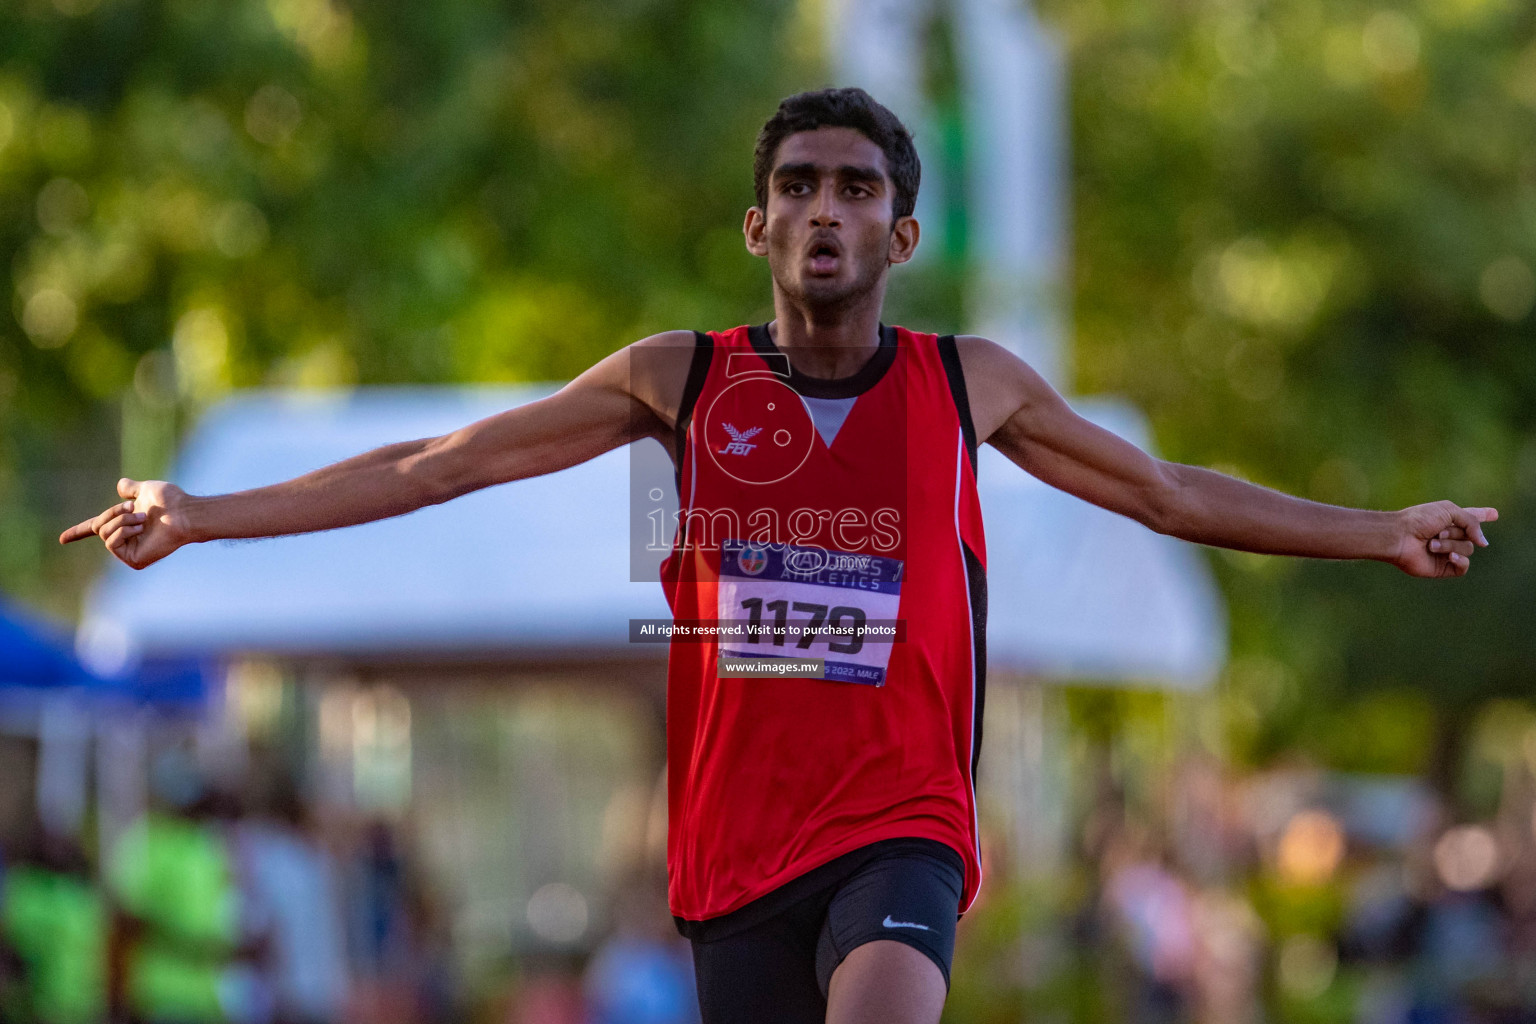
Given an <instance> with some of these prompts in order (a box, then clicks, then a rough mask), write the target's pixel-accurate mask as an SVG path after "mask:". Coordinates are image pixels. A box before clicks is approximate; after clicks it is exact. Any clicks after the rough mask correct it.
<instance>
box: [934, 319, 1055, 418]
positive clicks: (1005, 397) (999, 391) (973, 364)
mask: <svg viewBox="0 0 1536 1024" xmlns="http://www.w3.org/2000/svg"><path fill="white" fill-rule="evenodd" d="M955 349H956V350H957V351H958V353H959V356H960V368H961V371H962V376H963V377H964V379H965V388H966V391H967V393H968V394H969V396H970V405H971V415H972V418H973V419H974V421H975V424H976V436H977V439H978V440H979V441H986V440H987V439H988V438H989V437H991V436H992V434H993V432H995V431H996V430H997V429H998V428H999V427H1000V426H1002V424H1003V423H1004V422H1005V421H1006V420H1007V419H1008V418H1009V417H1010V416H1012V415H1013V414H1014V413H1015V412H1017V411H1018V410H1019V409H1021V408H1023V407H1024V406H1026V405H1029V404H1030V403H1031V402H1033V401H1037V400H1038V399H1040V398H1042V397H1044V396H1045V395H1046V394H1048V393H1050V391H1051V386H1050V385H1049V384H1047V383H1046V381H1045V379H1044V378H1043V377H1041V376H1040V374H1038V373H1037V372H1035V370H1034V368H1033V367H1031V366H1030V365H1029V364H1028V363H1027V362H1025V361H1024V360H1023V359H1021V358H1020V357H1019V356H1018V354H1017V353H1014V352H1011V351H1009V350H1008V349H1007V348H1005V347H1004V346H1002V345H999V344H998V343H997V342H995V341H992V340H991V339H990V338H983V337H981V336H979V335H975V334H959V335H956V336H955Z"/></svg>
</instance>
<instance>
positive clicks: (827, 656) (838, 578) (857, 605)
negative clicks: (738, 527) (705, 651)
mask: <svg viewBox="0 0 1536 1024" xmlns="http://www.w3.org/2000/svg"><path fill="white" fill-rule="evenodd" d="M902 569H903V563H902V561H901V560H900V559H896V558H885V557H882V556H880V555H865V554H854V553H852V552H847V551H830V550H828V549H826V548H817V547H802V546H799V545H795V544H768V545H758V544H752V543H749V542H747V541H742V540H727V541H724V542H723V543H721V545H720V581H719V586H718V594H719V597H718V611H717V616H718V620H719V628H720V630H721V636H720V643H719V652H720V655H721V656H723V657H729V658H752V659H763V658H784V659H820V660H821V662H822V672H821V676H820V678H822V679H827V680H832V681H835V682H843V683H863V684H865V685H868V686H883V685H885V672H886V668H887V667H888V665H889V664H890V659H891V644H892V642H893V641H895V640H896V639H898V637H897V635H896V615H897V611H898V609H899V608H900V605H901V580H902Z"/></svg>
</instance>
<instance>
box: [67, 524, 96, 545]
mask: <svg viewBox="0 0 1536 1024" xmlns="http://www.w3.org/2000/svg"><path fill="white" fill-rule="evenodd" d="M94 536H96V520H95V519H87V520H85V522H83V523H76V524H75V525H74V526H71V527H70V528H69V529H67V530H65V531H64V532H63V533H61V534H59V543H60V544H73V543H74V542H75V541H77V540H84V539H85V538H87V537H94Z"/></svg>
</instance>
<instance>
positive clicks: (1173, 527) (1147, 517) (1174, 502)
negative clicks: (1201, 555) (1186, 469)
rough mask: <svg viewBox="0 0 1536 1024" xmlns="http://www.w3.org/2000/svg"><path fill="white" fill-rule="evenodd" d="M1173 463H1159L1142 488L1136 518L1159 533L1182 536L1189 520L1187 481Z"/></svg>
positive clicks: (1179, 467)
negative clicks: (1187, 513) (1187, 512)
mask: <svg viewBox="0 0 1536 1024" xmlns="http://www.w3.org/2000/svg"><path fill="white" fill-rule="evenodd" d="M1182 468H1183V467H1181V466H1178V465H1175V464H1174V463H1171V462H1159V463H1158V464H1157V468H1156V471H1155V472H1154V473H1153V475H1152V479H1151V480H1150V481H1149V482H1148V483H1147V485H1146V486H1145V487H1144V488H1143V490H1142V495H1141V501H1140V504H1139V508H1138V509H1137V511H1136V514H1135V516H1134V518H1136V519H1137V520H1138V521H1140V522H1141V523H1142V525H1144V526H1146V527H1147V528H1148V529H1149V530H1152V531H1153V532H1155V533H1161V534H1166V535H1170V536H1179V535H1180V534H1181V532H1182V531H1183V529H1184V526H1185V520H1186V519H1187V516H1186V515H1185V504H1186V503H1185V500H1184V497H1185V481H1184V480H1183V478H1182V476H1181V474H1180V473H1179V470H1180V469H1182Z"/></svg>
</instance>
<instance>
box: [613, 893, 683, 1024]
mask: <svg viewBox="0 0 1536 1024" xmlns="http://www.w3.org/2000/svg"><path fill="white" fill-rule="evenodd" d="M585 988H586V994H587V1004H588V1011H589V1013H590V1019H591V1024H693V1022H695V1021H697V1020H698V1016H699V1015H698V999H697V997H696V996H695V994H694V981H693V959H692V956H691V954H690V952H689V948H688V944H687V943H686V942H683V941H682V940H681V939H680V937H679V936H678V934H677V931H676V929H675V928H674V927H673V924H672V918H671V916H670V914H669V912H668V910H667V902H666V887H665V883H664V882H662V881H661V880H660V879H653V878H651V877H649V876H645V877H640V878H635V879H633V880H632V881H631V882H630V883H629V884H627V885H625V886H624V887H623V888H622V889H621V890H620V892H619V893H618V897H617V899H616V900H615V902H614V928H613V934H612V935H610V936H609V937H608V939H607V941H605V942H604V943H603V944H602V945H601V946H599V947H598V949H597V952H596V954H595V955H594V956H593V958H592V962H591V963H590V964H589V965H588V967H587V973H586V978H585Z"/></svg>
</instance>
